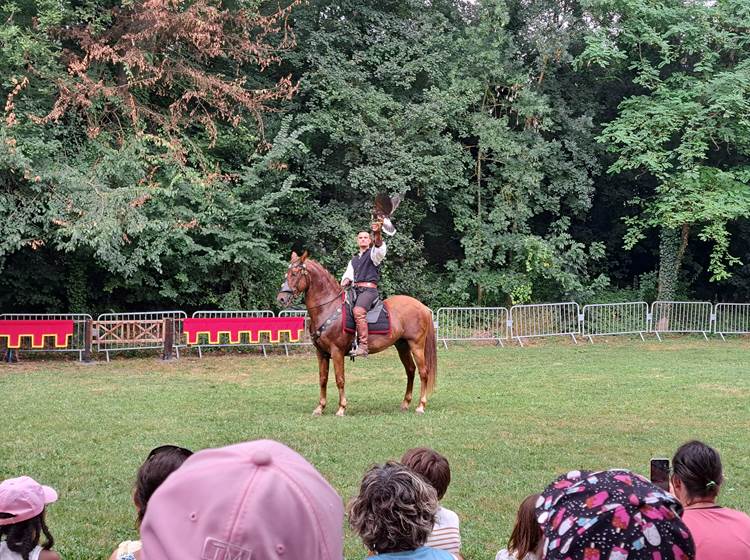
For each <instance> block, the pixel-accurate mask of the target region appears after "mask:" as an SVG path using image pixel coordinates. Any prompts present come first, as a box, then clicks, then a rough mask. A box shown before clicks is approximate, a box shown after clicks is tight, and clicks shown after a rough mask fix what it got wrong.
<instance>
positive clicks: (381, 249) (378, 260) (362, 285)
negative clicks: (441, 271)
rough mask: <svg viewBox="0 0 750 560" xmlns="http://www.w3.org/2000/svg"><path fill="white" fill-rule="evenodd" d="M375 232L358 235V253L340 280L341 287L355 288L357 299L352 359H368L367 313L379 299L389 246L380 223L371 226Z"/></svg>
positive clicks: (354, 307)
mask: <svg viewBox="0 0 750 560" xmlns="http://www.w3.org/2000/svg"><path fill="white" fill-rule="evenodd" d="M372 233H373V235H372V236H370V233H369V232H367V231H360V232H359V233H358V234H357V245H358V247H359V253H358V254H356V255H354V256H353V257H352V259H351V260H350V261H349V264H348V266H347V267H346V272H344V275H343V276H342V278H341V286H342V287H343V288H348V287H349V286H351V285H352V284H353V285H354V293H355V299H354V301H353V303H352V307H353V310H352V313H353V314H354V322H355V324H356V325H357V339H358V342H357V349H356V351H353V352H352V355H353V356H361V357H367V354H368V351H367V337H368V334H369V333H368V329H367V312H368V311H369V310H370V308H371V307H372V305H373V302H375V301H376V300H377V299H378V297H379V294H378V284H379V283H380V265H381V264H382V263H383V259H384V258H385V253H386V251H387V247H386V244H385V242H384V241H383V236H382V235H381V223H380V222H374V223H373V224H372Z"/></svg>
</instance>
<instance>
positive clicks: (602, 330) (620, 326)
mask: <svg viewBox="0 0 750 560" xmlns="http://www.w3.org/2000/svg"><path fill="white" fill-rule="evenodd" d="M648 317H649V313H648V304H647V303H646V302H645V301H635V302H627V303H597V304H589V305H584V306H583V316H582V318H581V334H582V335H583V336H585V337H588V339H589V342H591V343H592V344H593V342H594V339H593V337H595V336H608V335H620V334H637V335H639V336H640V337H641V340H645V339H644V338H643V333H645V332H648Z"/></svg>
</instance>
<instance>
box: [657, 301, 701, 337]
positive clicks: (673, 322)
mask: <svg viewBox="0 0 750 560" xmlns="http://www.w3.org/2000/svg"><path fill="white" fill-rule="evenodd" d="M712 322H713V306H712V305H711V303H710V302H708V301H655V302H654V303H652V304H651V332H653V333H655V334H656V338H658V339H659V340H661V336H659V333H702V334H703V337H704V338H705V339H706V340H708V334H707V333H710V332H711V323H712Z"/></svg>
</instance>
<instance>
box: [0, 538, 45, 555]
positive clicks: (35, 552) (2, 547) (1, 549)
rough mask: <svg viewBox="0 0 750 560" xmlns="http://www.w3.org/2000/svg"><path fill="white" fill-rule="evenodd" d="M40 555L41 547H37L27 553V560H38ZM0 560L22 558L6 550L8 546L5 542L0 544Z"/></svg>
mask: <svg viewBox="0 0 750 560" xmlns="http://www.w3.org/2000/svg"><path fill="white" fill-rule="evenodd" d="M41 553H42V547H41V546H39V545H37V546H35V547H34V550H32V551H31V552H30V553H29V560H39V555H40V554H41ZM0 560H23V557H22V556H21V555H20V554H18V553H17V552H13V551H12V550H9V549H8V545H7V544H6V542H5V541H2V542H0Z"/></svg>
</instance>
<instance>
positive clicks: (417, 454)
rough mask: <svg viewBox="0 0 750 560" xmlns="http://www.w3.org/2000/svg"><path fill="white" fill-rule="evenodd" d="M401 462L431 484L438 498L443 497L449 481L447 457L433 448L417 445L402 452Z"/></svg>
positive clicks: (449, 469)
mask: <svg viewBox="0 0 750 560" xmlns="http://www.w3.org/2000/svg"><path fill="white" fill-rule="evenodd" d="M401 463H403V464H404V465H406V466H407V467H409V468H410V469H411V470H413V471H414V472H415V473H417V474H418V475H419V476H421V477H422V478H424V479H425V480H426V481H427V482H429V483H430V484H432V487H433V488H434V489H435V491H436V492H437V497H438V500H442V499H443V496H445V492H446V491H447V490H448V485H449V484H450V483H451V468H450V465H449V464H448V459H446V458H445V457H443V456H442V455H441V454H440V453H438V452H437V451H435V450H434V449H429V448H427V447H417V448H415V449H410V450H409V451H407V452H406V453H404V456H403V457H402V458H401Z"/></svg>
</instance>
